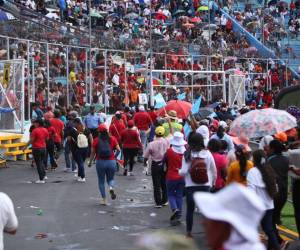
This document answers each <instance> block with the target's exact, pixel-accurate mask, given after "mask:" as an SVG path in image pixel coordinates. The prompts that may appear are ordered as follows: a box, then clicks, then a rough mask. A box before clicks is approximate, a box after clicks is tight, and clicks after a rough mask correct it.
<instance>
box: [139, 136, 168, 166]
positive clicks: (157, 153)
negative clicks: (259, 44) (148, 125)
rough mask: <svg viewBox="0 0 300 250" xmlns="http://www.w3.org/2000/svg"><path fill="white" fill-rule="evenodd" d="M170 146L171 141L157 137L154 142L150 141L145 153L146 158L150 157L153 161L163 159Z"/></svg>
mask: <svg viewBox="0 0 300 250" xmlns="http://www.w3.org/2000/svg"><path fill="white" fill-rule="evenodd" d="M169 147H170V144H169V141H168V140H167V139H165V138H161V137H159V138H156V139H155V140H154V141H153V142H150V143H149V145H148V146H147V148H146V151H145V153H144V158H147V159H148V158H150V157H151V159H152V160H153V161H162V160H163V159H164V156H165V153H166V152H167V150H168V148H169Z"/></svg>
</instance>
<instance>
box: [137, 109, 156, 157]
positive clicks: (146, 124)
mask: <svg viewBox="0 0 300 250" xmlns="http://www.w3.org/2000/svg"><path fill="white" fill-rule="evenodd" d="M133 121H134V123H135V126H136V127H137V128H138V130H139V133H140V138H141V142H142V145H143V151H144V150H145V148H146V146H147V139H148V132H149V130H150V126H151V124H152V120H151V117H150V116H149V114H148V113H147V112H145V107H144V106H140V107H139V111H138V112H137V113H135V115H134V117H133ZM139 161H140V162H144V159H143V157H142V152H140V154H139Z"/></svg>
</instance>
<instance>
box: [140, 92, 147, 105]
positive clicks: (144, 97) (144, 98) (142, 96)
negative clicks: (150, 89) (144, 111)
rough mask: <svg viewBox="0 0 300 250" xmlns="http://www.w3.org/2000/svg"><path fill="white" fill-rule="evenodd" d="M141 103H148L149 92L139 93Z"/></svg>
mask: <svg viewBox="0 0 300 250" xmlns="http://www.w3.org/2000/svg"><path fill="white" fill-rule="evenodd" d="M139 104H148V98H147V94H139Z"/></svg>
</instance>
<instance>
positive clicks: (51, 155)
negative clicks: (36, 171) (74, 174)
mask: <svg viewBox="0 0 300 250" xmlns="http://www.w3.org/2000/svg"><path fill="white" fill-rule="evenodd" d="M54 152H55V145H54V142H53V141H52V140H48V141H47V150H46V156H45V159H44V164H45V167H46V168H47V166H48V156H49V158H50V164H51V168H52V169H56V168H57V163H56V161H55V153H54Z"/></svg>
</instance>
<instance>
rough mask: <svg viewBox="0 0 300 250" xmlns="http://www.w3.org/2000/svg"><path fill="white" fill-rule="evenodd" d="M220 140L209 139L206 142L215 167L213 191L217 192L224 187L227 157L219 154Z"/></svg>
mask: <svg viewBox="0 0 300 250" xmlns="http://www.w3.org/2000/svg"><path fill="white" fill-rule="evenodd" d="M221 147H222V145H221V141H220V140H217V139H211V140H210V141H209V142H208V147H207V148H208V150H209V151H210V152H211V154H212V156H213V157H214V160H215V164H216V168H217V180H216V185H215V186H214V192H217V191H219V190H221V189H222V188H224V187H225V183H226V167H227V158H226V155H225V154H221V153H220V152H221Z"/></svg>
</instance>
